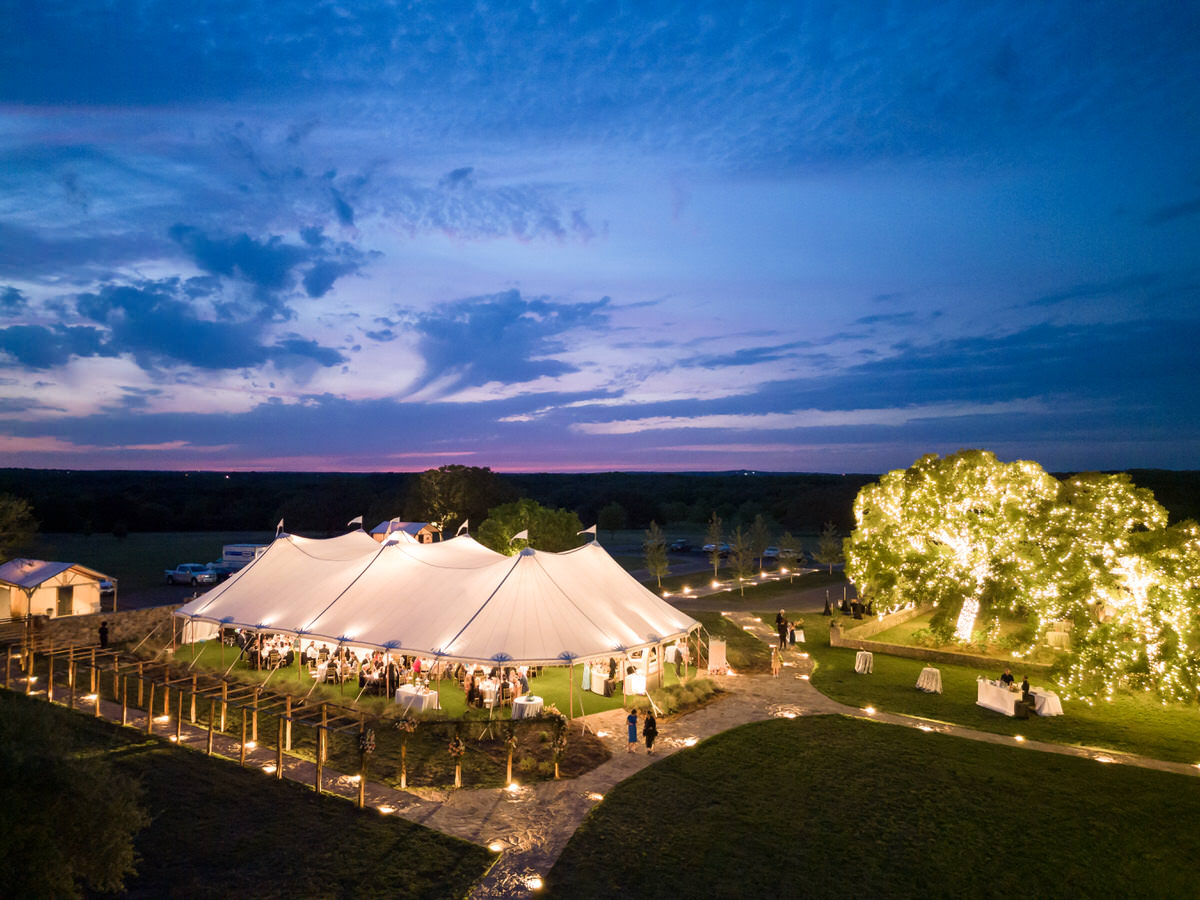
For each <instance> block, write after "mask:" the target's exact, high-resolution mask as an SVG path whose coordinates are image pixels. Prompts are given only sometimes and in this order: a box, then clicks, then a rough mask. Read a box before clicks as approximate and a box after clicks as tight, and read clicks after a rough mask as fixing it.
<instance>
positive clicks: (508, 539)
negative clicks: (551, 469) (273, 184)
mask: <svg viewBox="0 0 1200 900" xmlns="http://www.w3.org/2000/svg"><path fill="white" fill-rule="evenodd" d="M582 530H583V525H582V523H580V521H579V516H577V515H576V514H575V513H573V512H570V511H569V510H565V509H549V508H547V507H545V506H542V505H541V504H540V503H537V502H535V501H533V500H529V499H525V500H518V501H517V502H516V503H505V504H503V505H501V506H497V507H496V508H495V509H492V510H490V511H489V512H488V516H487V520H486V521H485V522H484V523H483V524H482V525H481V526H479V528H478V530H477V531H476V532H475V537H476V539H477V540H478V541H479V543H481V544H483V545H484V546H485V547H491V548H492V549H493V550H495V551H496V552H497V553H506V554H508V555H510V556H511V555H513V554H515V553H519V552H520V551H521V550H523V549H524V548H526V547H533V548H535V549H537V550H549V551H551V552H555V553H558V552H561V551H563V550H570V549H572V548H573V547H578V546H579V545H580V544H581V543H582V542H583V541H582V539H581V538H580V536H579V532H580V531H582ZM522 531H528V532H529V538H528V540H525V539H521V538H518V539H517V540H515V541H514V540H512V537H513V535H515V534H518V533H520V532H522Z"/></svg>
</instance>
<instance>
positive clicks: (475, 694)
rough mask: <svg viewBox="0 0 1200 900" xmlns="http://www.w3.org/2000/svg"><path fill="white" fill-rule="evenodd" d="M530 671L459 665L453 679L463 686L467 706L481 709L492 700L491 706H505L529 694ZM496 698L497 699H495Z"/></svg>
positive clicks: (515, 667) (515, 668)
mask: <svg viewBox="0 0 1200 900" xmlns="http://www.w3.org/2000/svg"><path fill="white" fill-rule="evenodd" d="M530 674H531V673H530V669H529V667H528V666H506V667H504V668H503V669H501V667H500V666H493V667H492V668H491V669H485V668H484V667H483V666H471V667H470V668H468V667H466V666H464V665H463V664H462V663H459V664H458V665H457V666H456V667H455V669H454V677H455V679H457V680H458V681H459V682H460V683H461V684H462V686H463V693H464V694H465V695H466V698H467V706H474V707H483V705H484V704H485V703H486V702H487V701H488V699H489V698H492V705H501V704H503V705H507V704H509V703H511V702H512V701H513V700H516V699H517V698H518V697H520V696H522V695H524V694H528V693H529V677H530ZM496 698H498V699H496Z"/></svg>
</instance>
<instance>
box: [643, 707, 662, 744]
mask: <svg viewBox="0 0 1200 900" xmlns="http://www.w3.org/2000/svg"><path fill="white" fill-rule="evenodd" d="M642 737H644V738H645V739H646V752H647V753H653V752H654V739H655V738H656V737H658V721H657V720H656V719H655V718H654V707H650V709H648V710H646V721H645V722H643V723H642Z"/></svg>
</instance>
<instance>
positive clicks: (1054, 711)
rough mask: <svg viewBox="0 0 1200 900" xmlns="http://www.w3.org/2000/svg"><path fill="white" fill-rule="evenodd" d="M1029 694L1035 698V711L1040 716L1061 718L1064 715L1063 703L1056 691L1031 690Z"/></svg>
mask: <svg viewBox="0 0 1200 900" xmlns="http://www.w3.org/2000/svg"><path fill="white" fill-rule="evenodd" d="M1029 693H1030V695H1032V697H1033V711H1034V712H1035V713H1037V714H1038V715H1039V716H1061V715H1062V714H1063V708H1062V701H1060V700H1059V699H1058V694H1056V693H1054V691H1048V690H1046V689H1045V688H1030V689H1029Z"/></svg>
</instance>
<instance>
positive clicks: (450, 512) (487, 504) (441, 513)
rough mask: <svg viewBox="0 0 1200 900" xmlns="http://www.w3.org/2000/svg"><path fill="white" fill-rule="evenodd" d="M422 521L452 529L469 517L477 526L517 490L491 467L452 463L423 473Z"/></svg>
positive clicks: (419, 491)
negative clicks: (490, 511) (491, 510)
mask: <svg viewBox="0 0 1200 900" xmlns="http://www.w3.org/2000/svg"><path fill="white" fill-rule="evenodd" d="M417 493H418V497H419V505H418V508H419V510H420V513H419V514H420V517H421V519H422V521H426V522H433V523H434V524H436V525H437V526H438V527H439V528H441V529H442V531H443V532H447V533H449V532H451V531H452V529H456V528H458V526H459V525H461V524H462V523H463V522H464V521H466V520H467V519H472V520H474V521H475V523H476V524H477V525H478V524H479V523H481V522H482V521H483V519H484V518H485V517H486V516H487V515H489V512H488V511H489V510H490V509H492V508H493V507H495V506H499V505H500V504H503V503H506V502H508V501H510V500H514V499H516V492H515V490H513V488H512V487H511V486H510V485H509V484H508V483H507V482H506V481H504V479H503V478H501V477H500V476H499V475H497V474H496V473H495V472H493V471H492V470H491V469H489V468H487V467H486V466H485V467H482V468H481V467H479V466H460V465H449V466H439V467H438V468H436V469H427V470H426V471H424V472H422V473H421V480H420V483H419V485H418V488H417Z"/></svg>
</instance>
